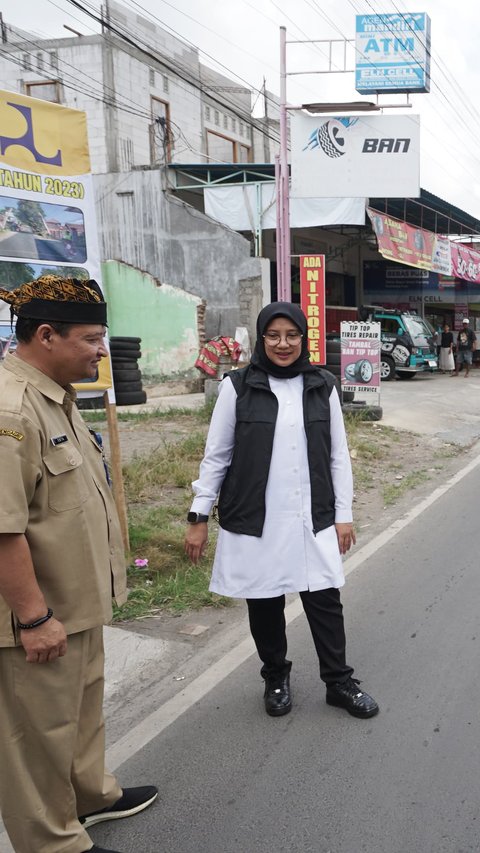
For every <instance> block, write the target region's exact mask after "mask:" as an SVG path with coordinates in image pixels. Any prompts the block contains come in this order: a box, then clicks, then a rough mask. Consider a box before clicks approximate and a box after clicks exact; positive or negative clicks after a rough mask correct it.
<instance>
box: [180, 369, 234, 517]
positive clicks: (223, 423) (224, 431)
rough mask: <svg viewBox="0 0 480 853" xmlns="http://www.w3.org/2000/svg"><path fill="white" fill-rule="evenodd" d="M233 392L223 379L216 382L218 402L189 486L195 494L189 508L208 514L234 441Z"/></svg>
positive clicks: (230, 457) (230, 385)
mask: <svg viewBox="0 0 480 853" xmlns="http://www.w3.org/2000/svg"><path fill="white" fill-rule="evenodd" d="M236 403H237V393H236V391H235V388H234V387H233V382H232V381H231V380H230V379H229V378H228V376H227V377H225V379H223V380H222V382H221V383H220V388H219V392H218V400H217V402H216V405H215V408H214V410H213V414H212V420H211V422H210V428H209V430H208V436H207V442H206V445H205V455H204V457H203V459H202V461H201V463H200V473H199V477H198V480H195V481H194V482H193V483H192V488H193V491H194V493H195V497H194V499H193V503H192V506H191V509H192V511H193V512H199V513H202V514H203V515H208V514H209V513H210V510H211V509H212V506H213V504H214V503H215V500H216V498H217V495H218V493H219V491H220V488H221V485H222V483H223V480H224V478H225V474H226V472H227V469H228V466H229V465H230V462H231V461H232V455H233V446H234V442H235V425H236Z"/></svg>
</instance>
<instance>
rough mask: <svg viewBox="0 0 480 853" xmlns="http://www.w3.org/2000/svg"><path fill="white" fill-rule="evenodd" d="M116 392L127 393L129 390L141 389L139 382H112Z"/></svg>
mask: <svg viewBox="0 0 480 853" xmlns="http://www.w3.org/2000/svg"><path fill="white" fill-rule="evenodd" d="M113 387H114V388H115V393H116V394H124V393H127V394H128V393H129V392H130V391H143V387H142V383H141V382H115V381H114V382H113Z"/></svg>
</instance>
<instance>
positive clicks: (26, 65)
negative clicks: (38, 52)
mask: <svg viewBox="0 0 480 853" xmlns="http://www.w3.org/2000/svg"><path fill="white" fill-rule="evenodd" d="M31 67H32V66H31V64H30V57H29V55H28V53H22V68H24V69H25V71H30V70H31Z"/></svg>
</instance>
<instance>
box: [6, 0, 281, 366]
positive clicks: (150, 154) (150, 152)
mask: <svg viewBox="0 0 480 853" xmlns="http://www.w3.org/2000/svg"><path fill="white" fill-rule="evenodd" d="M107 5H108V13H107V14H106V16H105V17H104V19H103V22H102V27H101V30H102V31H101V32H99V33H98V34H97V35H80V34H78V35H74V36H72V37H68V38H61V39H51V40H38V39H37V38H36V37H35V36H33V35H31V34H28V33H26V32H24V31H20V30H18V29H16V28H13V27H10V26H9V25H8V24H7V25H5V27H4V43H3V44H2V55H1V56H0V87H1V88H3V89H6V90H8V91H14V92H20V93H22V94H26V95H30V96H33V97H39V98H43V99H45V100H50V101H53V102H55V103H59V104H62V105H65V106H68V107H71V108H75V109H79V110H83V111H85V112H86V114H87V121H88V133H89V146H90V158H91V166H92V172H93V174H94V184H95V192H96V198H97V201H98V206H97V219H98V229H99V241H100V251H101V258H102V260H103V261H110V260H114V261H120V262H125V263H126V264H129V265H131V266H133V267H135V268H136V269H137V270H139V271H141V272H142V273H146V274H149V275H150V276H151V277H152V278H153V279H154V280H155V281H156V282H157V283H160V284H161V283H163V284H166V285H167V286H169V287H175V288H180V289H181V290H185V291H186V292H187V293H189V294H193V295H194V296H196V297H199V298H200V299H201V300H205V301H206V303H207V312H206V321H205V326H206V333H207V336H208V337H213V336H215V335H219V334H227V335H231V334H234V332H235V328H236V326H237V325H247V326H248V327H249V329H250V331H251V333H252V334H253V331H254V322H253V321H254V315H255V313H256V311H257V310H258V308H260V307H261V305H262V304H263V302H264V301H265V300H267V301H268V299H269V297H270V287H269V271H268V262H262V261H261V260H260V259H256V258H252V257H251V246H250V241H249V240H248V239H246V238H245V237H243V236H241V235H239V234H237V233H235V232H234V231H232V230H231V229H229V228H228V227H225V226H224V225H221V224H219V223H217V222H213V221H212V220H211V219H209V218H208V217H207V216H205V215H204V214H203V213H202V212H198V211H196V210H193V209H192V208H190V206H189V204H188V199H187V200H182V201H181V200H179V199H177V198H175V197H173V196H171V195H170V193H169V192H168V189H169V178H168V170H167V169H166V168H165V167H166V166H167V164H169V163H186V164H187V163H192V162H194V163H205V164H207V163H218V162H227V163H239V164H246V163H249V162H253V161H255V160H260V161H263V160H264V159H265V158H268V159H270V160H271V159H272V158H273V156H274V152H275V150H276V147H277V145H278V142H277V140H278V109H277V106H276V103H275V101H274V99H273V97H272V96H268V95H267V97H271V104H270V115H268V108H267V111H266V112H267V117H266V118H263V119H254V118H253V117H252V114H251V104H252V92H251V90H250V89H249V88H247V87H246V86H245V85H244V84H242V83H240V84H239V83H238V81H235V80H232V79H230V78H228V77H227V76H224V75H222V74H219V73H218V72H216V71H214V70H212V69H210V68H208V67H207V66H205V65H204V64H202V63H201V62H200V59H199V52H198V49H197V48H196V47H195V46H192V45H189V44H187V43H186V42H184V41H182V40H181V39H180V38H176V37H175V36H174V35H171V34H170V33H168V32H166V31H165V30H164V29H162V28H161V27H158V26H155V24H154V23H153V22H152V20H151V19H147V18H145V17H142V16H141V15H138V14H136V13H135V12H134V11H132V9H130V8H129V9H127V8H126V7H124V6H122V5H121V4H120V3H116V2H113V0H111V2H109V3H108V4H107ZM5 39H6V40H5ZM136 280H137V279H136V278H135V276H134V275H130V276H129V278H128V283H129V284H131V283H132V282H135V281H136ZM132 286H133V285H132ZM124 291H125V287H124V288H123V291H122V293H123V296H122V299H124V297H125V293H124ZM109 295H110V299H115V289H114V287H112V284H111V276H110V281H109ZM119 298H120V297H119ZM160 304H161V301H158V305H159V306H160ZM152 322H153V320H152ZM132 334H134V331H132ZM150 364H151V365H153V364H154V359H151V360H150Z"/></svg>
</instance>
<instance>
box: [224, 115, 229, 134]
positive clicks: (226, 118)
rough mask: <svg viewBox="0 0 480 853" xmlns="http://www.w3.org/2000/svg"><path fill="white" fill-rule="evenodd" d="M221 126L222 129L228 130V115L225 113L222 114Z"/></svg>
mask: <svg viewBox="0 0 480 853" xmlns="http://www.w3.org/2000/svg"><path fill="white" fill-rule="evenodd" d="M223 127H224V130H228V116H226V115H224V116H223Z"/></svg>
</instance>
